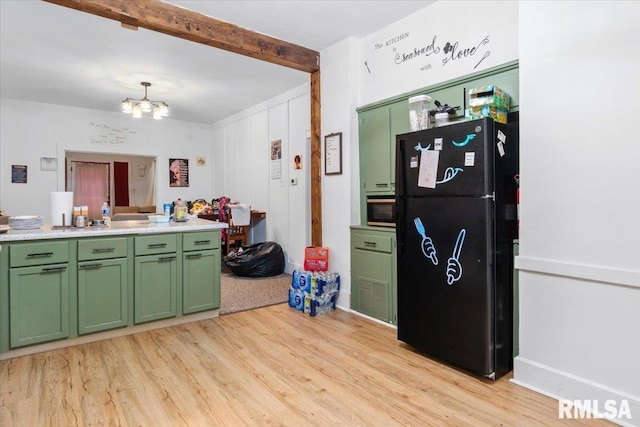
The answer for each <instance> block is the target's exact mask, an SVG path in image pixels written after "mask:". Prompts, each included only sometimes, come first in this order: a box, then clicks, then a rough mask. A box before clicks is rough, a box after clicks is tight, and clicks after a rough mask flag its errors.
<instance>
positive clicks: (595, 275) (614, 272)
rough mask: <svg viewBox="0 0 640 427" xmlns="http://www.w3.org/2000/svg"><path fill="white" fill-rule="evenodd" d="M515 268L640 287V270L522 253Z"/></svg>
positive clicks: (516, 259) (517, 258)
mask: <svg viewBox="0 0 640 427" xmlns="http://www.w3.org/2000/svg"><path fill="white" fill-rule="evenodd" d="M515 268H517V269H518V270H522V271H531V272H534V273H542V274H551V275H554V276H564V277H571V278H575V279H583V280H591V281H595V282H602V283H608V284H614V285H622V286H631V287H635V288H640V270H623V269H618V268H612V267H603V266H599V265H588V264H578V263H572V262H567V261H556V260H550V259H544V258H533V257H527V256H522V255H520V256H517V257H516V258H515Z"/></svg>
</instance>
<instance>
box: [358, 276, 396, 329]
mask: <svg viewBox="0 0 640 427" xmlns="http://www.w3.org/2000/svg"><path fill="white" fill-rule="evenodd" d="M355 280H356V283H355V287H356V289H357V291H356V294H357V297H356V298H355V300H353V299H352V301H355V303H354V304H353V307H352V308H353V309H354V310H357V311H359V312H361V313H363V314H366V315H368V316H371V317H374V318H376V319H380V320H382V321H385V322H388V321H389V286H390V285H391V284H390V283H389V282H380V281H378V280H375V279H371V278H369V277H364V276H360V275H357V276H355ZM351 296H352V297H353V293H352V295H351Z"/></svg>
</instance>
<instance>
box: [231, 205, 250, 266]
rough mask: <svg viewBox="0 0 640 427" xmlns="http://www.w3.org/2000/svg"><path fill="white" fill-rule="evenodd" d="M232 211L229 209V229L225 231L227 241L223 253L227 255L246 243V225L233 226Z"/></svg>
mask: <svg viewBox="0 0 640 427" xmlns="http://www.w3.org/2000/svg"><path fill="white" fill-rule="evenodd" d="M231 211H232V209H229V217H228V218H229V228H228V229H227V239H226V240H227V241H226V244H225V249H226V251H225V253H226V254H227V255H228V254H229V252H230V251H232V250H236V249H238V248H240V247H241V246H246V245H247V243H248V241H249V240H248V233H249V226H248V225H233V217H232V214H231Z"/></svg>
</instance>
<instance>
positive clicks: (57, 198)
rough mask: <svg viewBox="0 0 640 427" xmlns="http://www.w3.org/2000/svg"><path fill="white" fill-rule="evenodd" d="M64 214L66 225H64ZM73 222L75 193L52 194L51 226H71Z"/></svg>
mask: <svg viewBox="0 0 640 427" xmlns="http://www.w3.org/2000/svg"><path fill="white" fill-rule="evenodd" d="M62 214H64V224H63V223H62ZM72 221H73V191H53V192H52V193H51V225H71V222H72Z"/></svg>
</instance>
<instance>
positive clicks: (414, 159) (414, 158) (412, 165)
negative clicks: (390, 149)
mask: <svg viewBox="0 0 640 427" xmlns="http://www.w3.org/2000/svg"><path fill="white" fill-rule="evenodd" d="M409 167H410V168H411V169H415V168H417V167H418V156H411V159H409Z"/></svg>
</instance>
